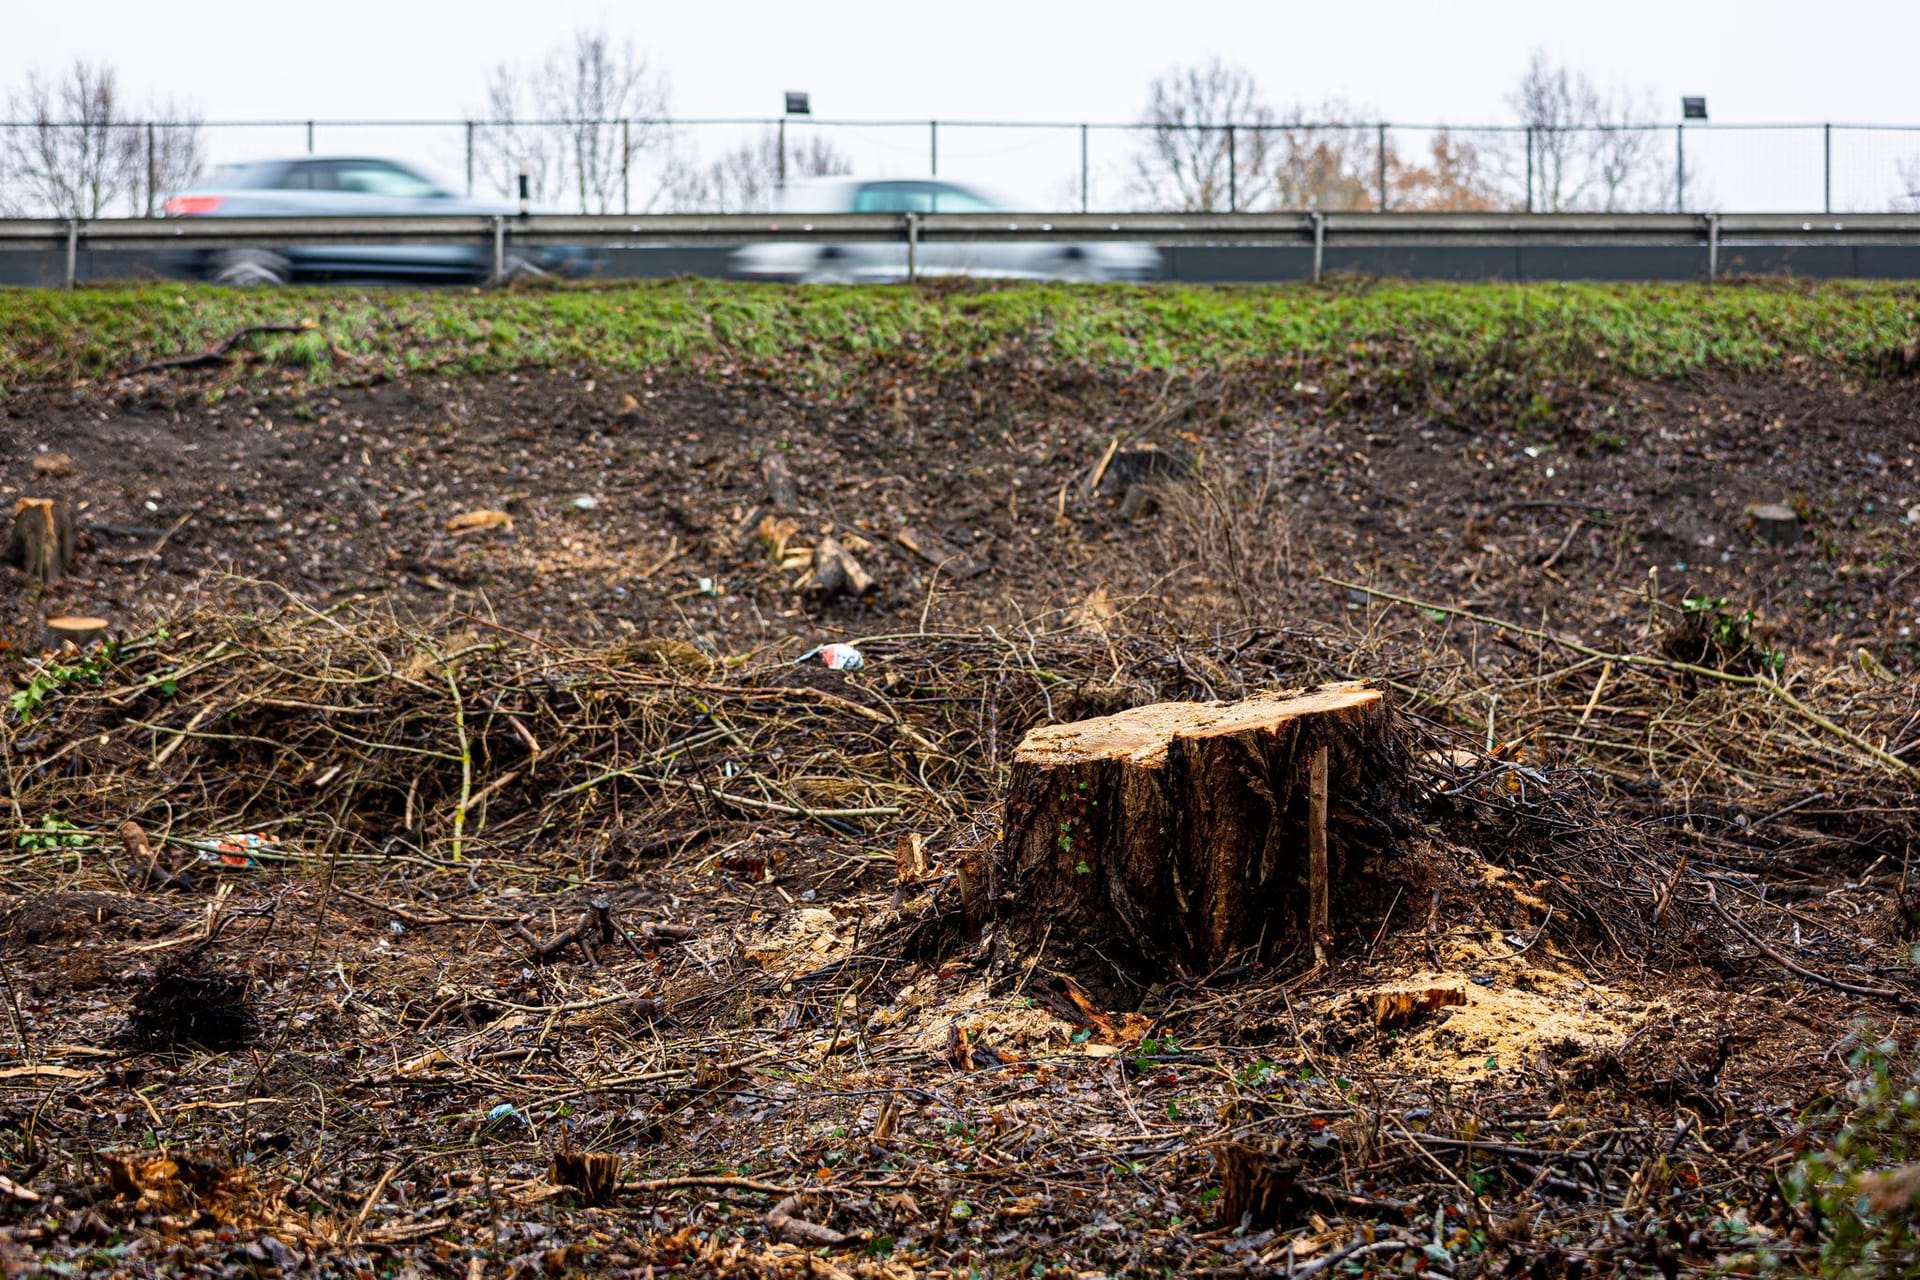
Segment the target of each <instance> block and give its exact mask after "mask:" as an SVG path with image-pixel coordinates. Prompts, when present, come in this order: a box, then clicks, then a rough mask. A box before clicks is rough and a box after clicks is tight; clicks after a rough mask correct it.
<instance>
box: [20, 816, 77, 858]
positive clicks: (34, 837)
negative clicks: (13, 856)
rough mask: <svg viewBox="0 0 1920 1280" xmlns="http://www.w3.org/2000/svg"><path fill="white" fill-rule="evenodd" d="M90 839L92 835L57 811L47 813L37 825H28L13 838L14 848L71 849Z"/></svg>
mask: <svg viewBox="0 0 1920 1280" xmlns="http://www.w3.org/2000/svg"><path fill="white" fill-rule="evenodd" d="M92 841H93V837H92V836H90V835H88V834H87V833H86V832H84V831H82V830H80V828H78V827H76V826H74V825H73V824H72V823H71V822H68V821H67V820H66V819H65V818H63V817H61V816H60V815H59V814H57V813H50V814H48V815H47V816H46V817H44V818H42V819H41V820H40V825H39V826H37V827H28V828H27V829H26V830H24V831H22V832H21V833H20V834H19V835H17V836H15V837H14V838H13V844H14V847H15V848H16V849H72V848H76V847H78V846H80V845H83V844H90V843H92Z"/></svg>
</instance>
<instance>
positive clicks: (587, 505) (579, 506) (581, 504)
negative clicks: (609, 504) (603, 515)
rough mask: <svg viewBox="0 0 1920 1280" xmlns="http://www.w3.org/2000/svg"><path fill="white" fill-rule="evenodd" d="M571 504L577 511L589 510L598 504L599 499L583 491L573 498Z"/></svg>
mask: <svg viewBox="0 0 1920 1280" xmlns="http://www.w3.org/2000/svg"><path fill="white" fill-rule="evenodd" d="M573 505H574V509H575V510H577V511H591V510H593V509H594V508H595V507H597V506H599V505H600V499H598V498H596V497H594V496H593V495H592V494H590V493H583V494H581V495H580V496H579V497H577V498H575V499H574V500H573Z"/></svg>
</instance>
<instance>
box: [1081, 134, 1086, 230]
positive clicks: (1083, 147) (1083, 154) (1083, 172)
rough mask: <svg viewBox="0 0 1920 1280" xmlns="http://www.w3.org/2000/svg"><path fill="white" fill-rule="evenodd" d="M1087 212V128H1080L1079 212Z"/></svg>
mask: <svg viewBox="0 0 1920 1280" xmlns="http://www.w3.org/2000/svg"><path fill="white" fill-rule="evenodd" d="M1086 211H1087V126H1085V125H1084V124H1083V125H1081V126H1080V212H1082V213H1085V212H1086Z"/></svg>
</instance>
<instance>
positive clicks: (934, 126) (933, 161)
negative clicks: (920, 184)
mask: <svg viewBox="0 0 1920 1280" xmlns="http://www.w3.org/2000/svg"><path fill="white" fill-rule="evenodd" d="M927 175H928V176H929V177H933V178H937V177H939V176H940V122H939V121H938V120H929V121H927Z"/></svg>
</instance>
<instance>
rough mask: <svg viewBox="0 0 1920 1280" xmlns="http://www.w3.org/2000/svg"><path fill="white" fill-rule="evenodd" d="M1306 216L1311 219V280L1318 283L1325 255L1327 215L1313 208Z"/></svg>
mask: <svg viewBox="0 0 1920 1280" xmlns="http://www.w3.org/2000/svg"><path fill="white" fill-rule="evenodd" d="M1307 216H1308V217H1309V218H1312V219H1313V282H1314V283H1315V284H1319V283H1320V273H1321V270H1322V268H1323V267H1324V266H1325V263H1326V255H1327V215H1326V214H1324V213H1322V212H1320V211H1319V210H1318V209H1315V210H1314V211H1313V212H1312V213H1309V214H1308V215H1307Z"/></svg>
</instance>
